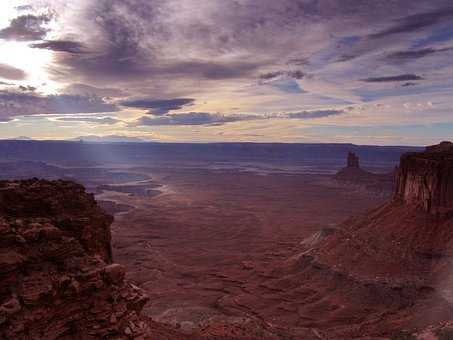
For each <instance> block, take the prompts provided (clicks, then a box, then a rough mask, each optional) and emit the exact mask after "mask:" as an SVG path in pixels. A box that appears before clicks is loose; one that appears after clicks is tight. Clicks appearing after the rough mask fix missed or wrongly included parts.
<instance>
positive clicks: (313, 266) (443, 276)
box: [292, 142, 453, 339]
mask: <svg viewBox="0 0 453 340" xmlns="http://www.w3.org/2000/svg"><path fill="white" fill-rule="evenodd" d="M397 176H398V178H397V187H396V188H395V192H394V199H392V200H389V201H388V202H387V203H385V204H383V205H382V206H381V207H378V208H376V209H375V210H373V211H370V212H368V213H367V214H365V215H363V216H358V217H354V218H351V219H349V220H347V221H345V222H344V223H343V224H341V225H339V226H338V227H337V228H335V230H334V232H332V233H330V234H327V235H324V236H323V237H317V239H316V242H311V240H308V241H309V242H304V243H303V244H302V245H303V246H304V247H305V248H304V251H303V252H301V253H300V256H299V257H295V258H294V259H295V262H294V267H293V268H294V269H293V270H294V273H295V274H293V273H292V275H293V277H296V278H298V279H299V281H298V282H297V283H298V285H299V287H301V286H303V287H304V288H305V289H307V288H311V289H313V290H314V291H315V292H316V294H318V296H322V302H319V301H318V300H316V308H312V306H310V305H308V306H305V305H303V306H300V307H299V308H298V313H299V315H305V316H307V317H310V318H311V319H310V322H312V323H311V324H310V326H315V327H318V328H321V329H323V330H332V331H333V332H334V335H335V336H333V338H342V339H343V338H355V337H357V338H360V337H363V336H364V335H367V336H370V338H374V337H376V338H387V337H388V338H408V339H409V338H412V339H413V338H414V337H413V336H412V335H410V334H417V335H420V336H423V337H419V338H420V339H428V338H429V339H437V338H441V339H443V338H444V337H441V336H440V335H439V334H441V333H439V332H441V331H442V332H444V333H442V334H448V335H449V336H451V334H453V333H452V332H451V315H453V298H452V297H453V289H452V287H453V285H452V283H453V275H452V274H451V273H452V272H451V264H452V263H451V259H452V258H453V251H452V249H453V215H452V214H451V212H452V211H453V204H452V203H453V144H451V143H445V142H444V143H441V144H439V145H436V146H432V147H428V148H426V151H424V152H419V153H410V154H405V155H403V156H402V157H401V162H400V166H399V168H398V170H397ZM439 217H442V218H439ZM316 236H317V235H315V237H316ZM326 282H329V285H328V284H326ZM339 306H341V308H339ZM310 307H311V308H310ZM345 317H347V318H348V322H347V323H339V325H338V326H336V327H332V326H331V325H332V324H333V323H334V322H337V321H338V320H345V319H344V318H345ZM339 318H340V319H339ZM313 320H316V321H313ZM317 320H321V321H320V322H318V321H317ZM322 320H324V322H325V320H330V321H331V323H330V324H329V323H326V322H325V323H324V324H322ZM315 322H316V323H315ZM439 323H442V324H444V325H448V327H447V326H442V327H441V326H438V325H439ZM326 324H327V326H326ZM301 325H304V324H303V323H301ZM305 325H307V324H305ZM351 325H353V326H351ZM328 327H332V328H330V329H329V328H328ZM403 330H404V332H401V331H403ZM445 332H446V333H445ZM422 333H423V334H422ZM393 334H395V336H394V337H392V335H393ZM399 334H401V336H400V335H399ZM404 334H406V335H407V337H403V335H404ZM384 335H385V336H384ZM425 335H426V337H424V336H425ZM445 338H447V337H445Z"/></svg>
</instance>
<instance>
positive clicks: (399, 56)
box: [386, 47, 453, 61]
mask: <svg viewBox="0 0 453 340" xmlns="http://www.w3.org/2000/svg"><path fill="white" fill-rule="evenodd" d="M451 50H453V48H452V47H448V48H437V49H436V48H424V49H420V50H413V51H398V52H393V53H391V54H389V55H388V56H387V57H386V58H387V59H388V60H391V61H405V60H413V59H420V58H424V57H427V56H430V55H433V54H437V53H441V52H446V51H451Z"/></svg>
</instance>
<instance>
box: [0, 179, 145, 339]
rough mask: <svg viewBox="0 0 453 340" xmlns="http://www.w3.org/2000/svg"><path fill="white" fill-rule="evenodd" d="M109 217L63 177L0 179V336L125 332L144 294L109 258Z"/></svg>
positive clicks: (137, 323)
mask: <svg viewBox="0 0 453 340" xmlns="http://www.w3.org/2000/svg"><path fill="white" fill-rule="evenodd" d="M111 222H112V218H111V217H110V216H109V215H107V214H105V213H104V212H103V211H102V210H101V209H100V208H99V207H98V206H97V205H96V202H95V200H94V198H93V196H92V195H90V194H87V193H85V191H84V188H83V187H82V186H80V185H78V184H74V183H72V182H65V181H56V182H48V181H43V180H37V179H33V180H27V181H12V182H0V338H1V339H15V340H17V339H57V338H58V339H101V338H102V339H106V338H115V339H129V338H139V337H140V336H143V334H145V333H146V331H147V327H148V325H147V324H146V323H145V322H144V321H143V320H142V319H141V317H140V312H141V309H142V307H143V306H144V304H145V303H146V301H147V297H146V295H145V294H144V293H143V292H142V291H141V290H140V289H139V288H137V287H136V286H134V285H132V284H130V283H129V282H127V281H126V280H125V279H124V276H125V270H124V268H123V267H122V266H121V265H118V264H114V263H112V253H111V247H110V223H111Z"/></svg>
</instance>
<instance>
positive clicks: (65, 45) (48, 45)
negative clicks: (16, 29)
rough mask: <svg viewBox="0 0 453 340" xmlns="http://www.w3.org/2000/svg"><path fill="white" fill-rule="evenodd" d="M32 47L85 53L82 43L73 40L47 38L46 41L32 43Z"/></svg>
mask: <svg viewBox="0 0 453 340" xmlns="http://www.w3.org/2000/svg"><path fill="white" fill-rule="evenodd" d="M30 47H31V48H41V49H47V50H51V51H55V52H67V53H76V54H77V53H84V47H83V45H82V44H81V43H79V42H77V41H71V40H46V41H44V42H40V43H36V44H31V45H30Z"/></svg>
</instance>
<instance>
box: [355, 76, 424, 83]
mask: <svg viewBox="0 0 453 340" xmlns="http://www.w3.org/2000/svg"><path fill="white" fill-rule="evenodd" d="M409 80H423V77H421V76H418V75H416V74H399V75H396V76H386V77H370V78H366V79H361V81H364V82H367V83H386V82H396V81H409Z"/></svg>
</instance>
